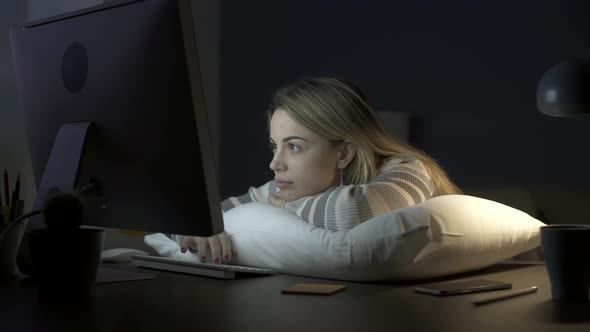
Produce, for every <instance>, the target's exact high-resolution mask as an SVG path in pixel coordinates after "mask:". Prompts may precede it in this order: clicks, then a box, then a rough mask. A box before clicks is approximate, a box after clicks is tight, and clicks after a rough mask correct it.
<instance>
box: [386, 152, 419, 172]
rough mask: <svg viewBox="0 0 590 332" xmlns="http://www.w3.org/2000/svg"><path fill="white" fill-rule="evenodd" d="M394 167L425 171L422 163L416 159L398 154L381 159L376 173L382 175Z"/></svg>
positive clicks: (412, 156)
mask: <svg viewBox="0 0 590 332" xmlns="http://www.w3.org/2000/svg"><path fill="white" fill-rule="evenodd" d="M396 167H411V168H416V169H419V170H426V168H425V167H424V163H422V161H421V160H420V159H418V157H416V156H414V155H409V154H398V155H394V156H391V157H385V158H384V159H382V160H381V163H380V166H379V170H378V171H379V173H383V172H386V171H388V170H390V169H392V168H396Z"/></svg>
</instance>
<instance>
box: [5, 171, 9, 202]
mask: <svg viewBox="0 0 590 332" xmlns="http://www.w3.org/2000/svg"><path fill="white" fill-rule="evenodd" d="M4 196H6V197H4V199H5V200H6V206H10V193H9V191H8V171H7V170H6V168H5V169H4Z"/></svg>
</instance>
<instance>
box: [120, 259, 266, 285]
mask: <svg viewBox="0 0 590 332" xmlns="http://www.w3.org/2000/svg"><path fill="white" fill-rule="evenodd" d="M131 259H132V263H133V265H136V266H139V267H144V268H148V269H156V270H164V271H173V272H181V273H189V274H195V275H200V276H206V277H213V278H220V279H235V278H236V274H241V273H244V274H261V275H275V274H277V272H276V271H274V270H271V269H264V268H258V267H249V266H239V265H226V264H212V263H201V262H193V261H187V260H179V259H176V258H170V257H160V256H146V255H133V256H131Z"/></svg>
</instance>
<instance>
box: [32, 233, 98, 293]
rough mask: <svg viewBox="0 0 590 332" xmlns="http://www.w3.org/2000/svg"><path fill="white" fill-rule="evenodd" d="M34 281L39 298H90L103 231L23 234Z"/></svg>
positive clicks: (94, 282) (92, 291)
mask: <svg viewBox="0 0 590 332" xmlns="http://www.w3.org/2000/svg"><path fill="white" fill-rule="evenodd" d="M27 236H28V244H29V250H30V254H31V260H32V263H33V270H34V275H33V276H34V277H35V278H36V279H37V280H38V281H39V292H40V295H41V296H42V297H44V298H47V299H50V300H52V299H55V300H56V301H58V300H59V299H60V298H62V297H69V298H86V297H89V296H92V295H93V294H94V288H95V285H96V273H97V271H98V263H99V261H100V253H101V251H102V245H103V239H104V230H101V229H91V228H78V229H75V230H71V231H63V230H62V231H51V230H46V229H45V230H34V231H32V232H30V233H27Z"/></svg>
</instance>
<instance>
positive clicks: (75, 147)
mask: <svg viewBox="0 0 590 332" xmlns="http://www.w3.org/2000/svg"><path fill="white" fill-rule="evenodd" d="M92 127H94V125H93V123H92V122H91V121H89V122H71V123H64V124H63V125H62V126H61V128H60V129H59V131H58V133H57V135H56V137H55V142H54V143H53V147H52V149H51V153H50V154H49V159H48V160H47V164H46V165H45V170H44V172H43V176H42V178H41V182H40V184H39V186H38V189H37V196H36V197H35V203H34V206H33V210H37V209H42V208H43V205H44V204H45V199H46V197H47V194H48V193H49V192H50V191H51V190H52V189H53V190H55V189H56V188H57V189H59V190H61V191H64V192H70V191H72V190H73V189H74V185H75V183H76V178H77V175H78V168H79V165H80V160H81V157H82V153H83V151H84V144H85V142H86V138H87V134H88V132H89V131H91V128H92ZM46 227H47V225H46V224H45V221H44V219H43V216H42V215H37V216H34V217H31V218H30V219H29V221H28V224H27V230H26V232H25V234H24V235H23V238H22V240H21V242H20V247H19V251H18V256H17V266H18V268H19V270H20V271H21V272H22V273H24V274H28V275H32V274H33V265H32V261H31V256H30V252H29V246H28V241H27V236H26V233H27V232H30V231H32V230H36V229H44V228H46Z"/></svg>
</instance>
